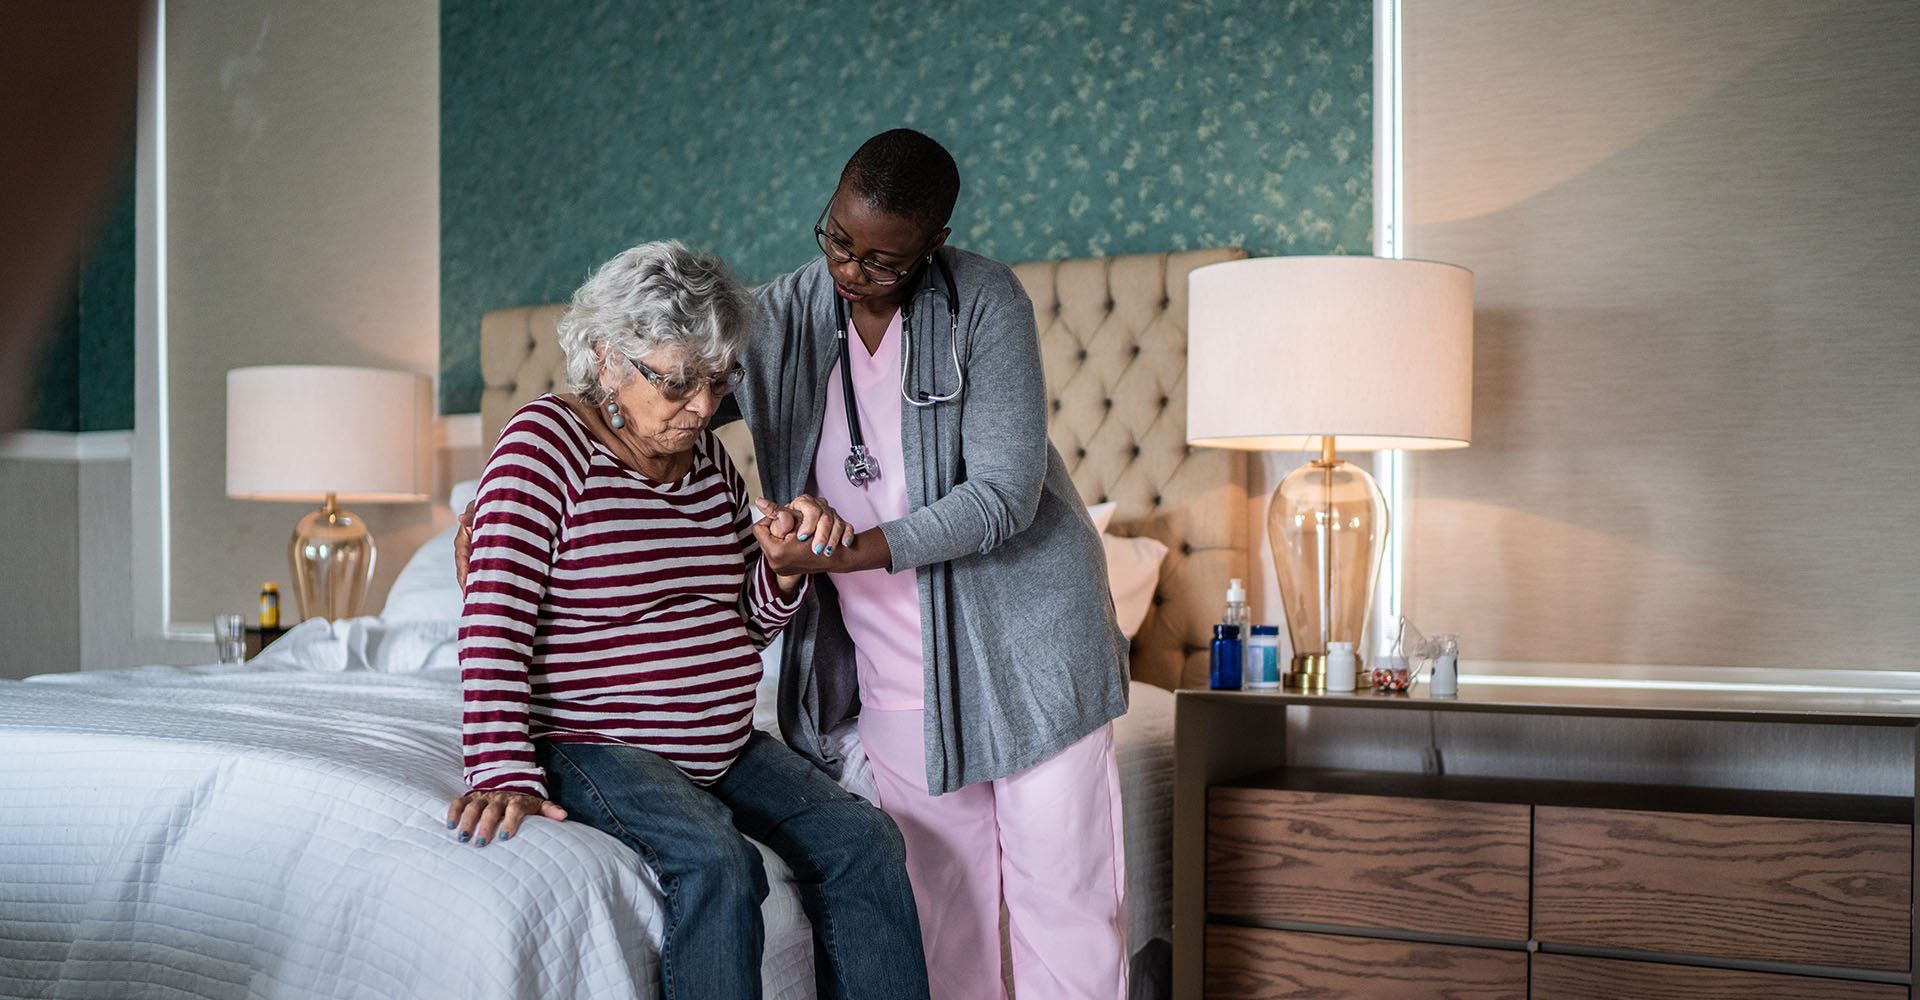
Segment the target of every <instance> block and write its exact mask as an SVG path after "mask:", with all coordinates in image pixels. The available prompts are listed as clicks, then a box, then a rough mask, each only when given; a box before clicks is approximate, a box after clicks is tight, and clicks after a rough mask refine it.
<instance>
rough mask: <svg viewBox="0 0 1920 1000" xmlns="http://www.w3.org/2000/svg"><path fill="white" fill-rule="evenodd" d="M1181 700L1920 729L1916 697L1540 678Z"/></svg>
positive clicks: (1196, 693)
mask: <svg viewBox="0 0 1920 1000" xmlns="http://www.w3.org/2000/svg"><path fill="white" fill-rule="evenodd" d="M1177 695H1178V697H1180V698H1182V699H1202V700H1208V701H1212V700H1219V701H1223V702H1235V703H1243V704H1253V703H1260V702H1265V703H1271V704H1276V705H1301V706H1311V707H1316V708H1351V709H1372V710H1379V711H1395V710H1418V711H1438V712H1484V713H1505V714H1512V715H1588V716H1618V717H1625V718H1647V719H1658V718H1667V719H1702V720H1721V721H1728V722H1786V723H1804V724H1812V725H1841V726H1910V727H1911V726H1920V691H1873V690H1862V691H1859V692H1852V691H1833V690H1819V691H1809V690H1794V689H1791V688H1784V689H1779V690H1766V689H1763V690H1755V689H1740V688H1733V689H1729V688H1724V687H1709V686H1704V685H1703V686H1651V685H1643V684H1632V683H1621V684H1605V683H1585V684H1582V683H1578V682H1563V681H1557V680H1553V681H1546V682H1543V681H1542V680H1540V679H1537V678H1511V677H1468V676H1462V677H1461V679H1460V693H1459V695H1457V696H1456V697H1452V698H1435V697H1433V696H1432V695H1430V694H1428V693H1427V689H1426V686H1425V685H1424V684H1421V685H1416V686H1415V688H1414V690H1413V691H1412V692H1410V693H1405V694H1380V693H1376V692H1374V691H1372V690H1366V691H1358V692H1355V693H1353V694H1305V693H1301V692H1297V691H1210V690H1204V689H1183V690H1181V691H1179V692H1177Z"/></svg>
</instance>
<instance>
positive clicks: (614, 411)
mask: <svg viewBox="0 0 1920 1000" xmlns="http://www.w3.org/2000/svg"><path fill="white" fill-rule="evenodd" d="M607 426H609V427H612V428H613V429H614V430H616V431H617V430H619V429H620V428H622V427H625V426H627V418H625V417H623V416H621V415H620V404H618V403H616V402H614V401H613V400H611V399H609V400H607Z"/></svg>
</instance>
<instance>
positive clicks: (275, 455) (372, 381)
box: [227, 365, 433, 621]
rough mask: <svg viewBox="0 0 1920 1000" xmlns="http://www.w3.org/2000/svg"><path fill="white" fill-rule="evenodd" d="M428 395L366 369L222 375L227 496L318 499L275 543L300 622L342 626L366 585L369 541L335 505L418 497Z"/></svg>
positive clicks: (392, 374) (409, 377)
mask: <svg viewBox="0 0 1920 1000" xmlns="http://www.w3.org/2000/svg"><path fill="white" fill-rule="evenodd" d="M432 419H433V387H432V384H431V383H430V382H429V380H428V379H427V378H426V376H424V375H415V374H412V373H410V372H396V371H385V370H382V369H377V368H344V367H335V366H325V365H268V366H264V367H259V368H235V369H233V370H232V371H229V372H227V495H228V496H230V497H234V498H237V499H246V500H300V501H318V502H319V503H320V507H319V509H317V510H315V511H313V512H312V513H310V514H308V515H307V516H306V517H304V518H302V519H301V520H300V523H299V524H298V525H297V526H295V528H294V529H293V539H292V541H290V542H289V543H288V545H287V559H288V562H289V563H290V564H291V565H290V569H291V571H292V575H293V595H294V601H295V603H296V604H297V606H298V608H299V612H300V618H301V620H303V621H304V620H306V619H308V618H313V617H323V618H351V617H353V616H355V615H357V614H359V612H360V602H361V600H362V599H363V598H364V597H365V596H366V593H367V584H368V582H369V581H371V580H372V579H373V566H374V558H375V555H376V554H377V553H376V550H375V548H374V544H373V535H372V534H371V533H369V532H368V531H367V526H366V523H365V522H364V521H362V520H361V519H360V518H359V517H358V516H357V515H355V514H352V513H350V512H348V511H346V510H343V509H341V507H340V502H341V501H348V502H364V503H395V502H401V501H413V500H425V499H427V497H428V494H429V492H430V490H431V488H432V486H431V484H432V481H433V452H432V442H431V438H430V431H431V426H432Z"/></svg>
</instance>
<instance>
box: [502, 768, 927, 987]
mask: <svg viewBox="0 0 1920 1000" xmlns="http://www.w3.org/2000/svg"><path fill="white" fill-rule="evenodd" d="M536 751H537V752H536V757H537V759H538V761H539V763H540V764H541V766H543V767H545V768H546V771H547V790H548V793H549V797H550V798H551V799H552V800H553V801H555V802H557V803H559V804H560V805H561V806H562V807H564V808H565V809H566V810H567V818H568V820H570V821H578V822H582V823H585V824H587V825H588V826H591V827H593V828H594V829H596V830H602V831H605V832H606V833H610V834H612V835H613V836H615V837H618V838H619V839H620V841H621V842H622V843H625V844H626V845H627V846H628V847H631V848H633V849H634V850H635V851H637V852H639V854H640V856H641V857H642V858H644V859H645V860H646V863H647V864H648V866H650V867H651V868H652V869H653V871H654V874H655V875H657V876H658V877H659V879H660V888H661V891H662V893H663V894H664V895H665V896H666V921H665V923H666V933H665V940H664V942H663V943H662V945H661V949H660V987H661V992H662V993H663V994H664V996H665V998H666V1000H728V998H735V997H738V998H742V1000H758V998H759V997H760V953H761V948H762V945H763V943H764V940H765V935H766V931H765V928H764V927H763V926H762V924H761V914H760V904H761V902H762V901H764V900H765V899H766V898H767V875H766V872H765V871H764V870H763V867H762V865H761V863H760V852H759V851H757V850H755V849H754V847H753V845H752V844H749V843H747V840H746V838H747V837H752V838H753V839H754V840H757V841H759V842H760V843H762V844H765V845H767V847H768V848H770V849H772V851H773V852H774V853H775V854H778V855H779V856H780V857H781V858H782V859H783V860H785V861H786V863H787V866H788V867H789V868H791V869H793V875H794V879H795V881H796V883H797V884H798V886H799V889H800V904H801V906H802V908H803V909H805V911H806V914H807V919H808V920H810V921H811V922H812V924H813V968H814V980H815V984H816V990H817V992H818V995H819V996H820V997H821V998H822V1000H828V998H834V1000H855V998H863V997H872V998H876V1000H879V998H884V1000H896V998H915V997H920V998H924V997H926V996H927V963H926V958H925V956H924V955H923V954H922V953H921V950H920V920H919V917H918V916H917V915H916V913H915V910H914V905H913V890H912V888H911V887H910V886H909V885H908V884H907V869H906V847H905V845H904V843H903V842H902V841H901V839H900V831H899V829H898V828H897V827H895V826H894V825H893V820H891V819H888V818H887V815H886V814H885V813H883V812H881V811H880V810H879V809H876V808H874V807H873V806H872V805H870V804H868V803H867V801H866V800H865V799H862V798H860V797H859V796H856V795H854V794H852V793H851V792H848V791H846V790H845V789H842V788H841V787H840V786H839V785H836V784H834V783H833V780H832V779H831V778H828V777H827V776H826V775H825V774H823V773H821V771H820V770H819V769H818V768H815V767H814V766H813V765H812V764H811V763H809V762H808V761H807V760H806V759H805V758H803V757H801V756H800V755H799V754H797V753H794V752H793V751H792V750H790V749H788V748H787V746H786V744H784V743H781V742H780V741H779V740H776V739H774V738H772V737H770V736H768V735H767V734H766V733H762V732H755V733H754V734H753V736H752V737H750V738H749V739H748V740H747V745H746V747H745V748H743V749H742V750H741V751H740V758H739V759H738V760H736V761H734V763H733V767H732V768H730V769H728V771H727V773H726V774H725V775H724V776H722V777H721V778H720V780H719V781H716V782H714V783H713V784H711V785H707V786H704V787H703V786H700V785H696V784H694V783H693V782H692V781H691V780H689V779H688V778H687V776H686V774H685V773H683V772H682V771H681V770H680V769H679V768H678V767H675V766H674V765H673V764H671V763H669V762H667V761H666V760H665V759H663V758H661V757H660V756H659V755H657V754H655V753H653V752H651V751H648V750H642V749H640V748H639V747H632V746H627V745H625V744H621V743H548V742H544V741H542V742H540V743H538V744H537V745H536Z"/></svg>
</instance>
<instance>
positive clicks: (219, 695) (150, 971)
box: [0, 667, 813, 1000]
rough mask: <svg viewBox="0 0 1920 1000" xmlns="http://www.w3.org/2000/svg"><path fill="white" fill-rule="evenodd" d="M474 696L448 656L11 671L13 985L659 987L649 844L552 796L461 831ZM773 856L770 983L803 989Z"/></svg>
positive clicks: (8, 947)
mask: <svg viewBox="0 0 1920 1000" xmlns="http://www.w3.org/2000/svg"><path fill="white" fill-rule="evenodd" d="M459 704H460V702H459V696H458V677H457V674H455V673H454V672H451V671H446V670H428V671H420V672H412V673H401V674H383V673H369V672H364V671H354V672H336V673H316V672H311V671H299V672H287V671H269V672H257V671H248V672H215V671H212V670H208V669H195V668H174V667H148V668H143V669H141V670H135V671H114V672H111V673H103V674H73V675H57V676H49V677H43V678H38V679H36V680H35V681H32V682H24V683H23V682H16V681H0V760H4V761H5V765H4V767H3V768H0V996H7V997H28V998H39V997H72V998H84V1000H95V998H101V997H142V998H147V997H161V998H172V997H196V998H221V1000H224V998H265V997H289V998H291V997H299V998H309V997H340V998H383V997H391V998H409V1000H411V998H428V997H448V998H460V1000H487V998H527V1000H532V998H574V997H620V998H630V997H636V996H640V997H645V996H654V995H657V993H656V991H657V986H656V983H655V962H654V958H653V955H654V949H655V948H657V946H658V942H659V940H660V910H659V895H658V890H657V887H656V886H655V884H654V882H653V880H652V876H651V875H650V874H649V873H648V872H647V871H646V869H645V867H644V866H643V865H641V864H639V863H638V860H637V858H636V857H635V856H634V855H633V854H632V853H631V852H629V851H627V850H626V849H625V848H624V847H622V846H621V845H620V844H618V843H617V842H616V841H615V840H613V839H612V838H611V837H608V836H606V835H604V834H601V833H599V832H597V831H594V830H592V829H589V828H588V827H585V826H583V825H580V824H578V823H552V822H548V821H545V820H539V819H534V820H529V821H528V822H527V823H526V824H525V826H523V827H522V831H521V834H520V836H518V837H515V838H514V839H513V840H512V841H511V842H509V843H507V844H495V845H492V846H489V847H486V848H483V849H476V848H473V847H471V846H467V845H461V844H458V843H456V842H455V841H454V839H453V838H452V837H451V836H449V835H448V832H447V829H446V823H445V814H446V808H447V802H448V801H449V799H450V798H451V797H453V796H454V795H456V794H458V793H459V792H460V791H461V786H460V759H459V734H458V718H459V717H458V711H459ZM763 853H764V852H763ZM766 859H767V873H768V878H769V881H770V882H771V883H772V885H773V887H774V888H773V893H772V895H771V897H770V898H769V900H768V902H767V906H766V911H767V948H766V955H765V958H764V962H763V972H764V974H765V978H766V981H767V987H768V988H767V994H766V995H767V996H768V997H769V998H775V1000H778V998H799V997H810V996H812V994H813V986H812V978H813V977H812V950H811V943H810V936H809V934H808V930H807V925H806V921H805V918H804V917H803V916H802V914H801V911H800V907H799V903H798V899H797V897H796V895H795V893H794V891H793V888H792V885H791V882H790V877H789V875H788V873H787V869H786V867H785V866H784V865H783V864H782V863H781V862H780V861H779V860H778V859H777V858H775V857H774V856H773V855H772V854H770V853H768V854H766Z"/></svg>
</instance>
